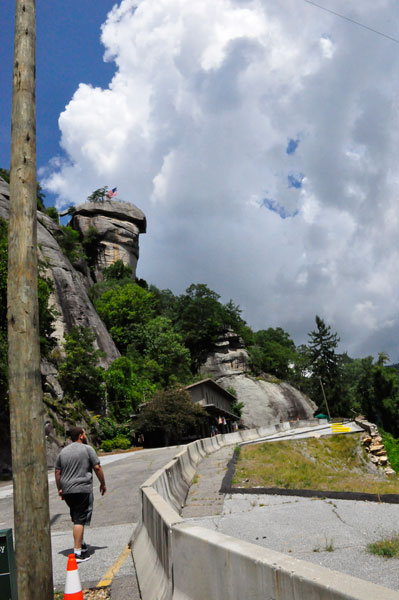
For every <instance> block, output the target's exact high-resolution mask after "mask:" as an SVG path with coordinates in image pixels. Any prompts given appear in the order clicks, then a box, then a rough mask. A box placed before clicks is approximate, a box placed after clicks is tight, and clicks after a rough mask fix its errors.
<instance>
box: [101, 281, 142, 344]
mask: <svg viewBox="0 0 399 600" xmlns="http://www.w3.org/2000/svg"><path fill="white" fill-rule="evenodd" d="M94 306H95V308H96V310H97V312H98V314H99V315H100V317H101V318H102V319H103V321H104V323H105V324H106V326H107V327H108V330H109V332H110V334H111V335H112V338H113V339H114V341H115V343H116V345H117V346H118V348H119V350H120V351H121V353H122V354H124V353H126V350H127V348H128V346H129V345H133V346H134V347H135V348H136V350H138V351H141V350H142V349H143V346H144V342H143V340H144V331H145V327H146V325H147V324H148V322H149V321H150V319H151V318H152V317H153V315H154V298H153V296H152V294H151V293H150V292H148V291H146V290H144V289H143V288H141V287H140V286H138V285H137V284H136V283H128V284H126V285H123V286H117V287H113V288H111V289H109V290H107V291H106V292H104V293H103V294H102V295H101V296H100V298H98V299H97V300H95V301H94Z"/></svg>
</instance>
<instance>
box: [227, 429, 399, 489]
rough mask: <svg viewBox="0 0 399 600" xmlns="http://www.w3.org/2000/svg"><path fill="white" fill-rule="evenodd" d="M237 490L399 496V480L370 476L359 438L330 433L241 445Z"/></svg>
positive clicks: (377, 474) (235, 478)
mask: <svg viewBox="0 0 399 600" xmlns="http://www.w3.org/2000/svg"><path fill="white" fill-rule="evenodd" d="M233 487H241V488H242V487H244V488H253V487H277V488H285V489H310V490H312V489H313V490H321V491H323V490H325V491H337V492H366V493H371V494H398V493H399V478H398V476H397V475H395V476H394V477H392V478H390V479H389V480H387V479H386V478H385V476H384V475H383V473H381V474H379V473H373V472H370V465H369V461H368V457H367V455H366V452H365V450H364V449H363V447H362V446H361V444H360V435H332V436H328V437H325V438H308V439H304V440H292V441H282V442H266V443H263V444H253V445H249V446H244V447H242V449H241V453H240V455H239V458H238V462H237V467H236V473H235V476H234V477H233Z"/></svg>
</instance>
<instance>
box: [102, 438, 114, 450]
mask: <svg viewBox="0 0 399 600" xmlns="http://www.w3.org/2000/svg"><path fill="white" fill-rule="evenodd" d="M113 448H114V447H113V445H112V440H104V441H103V442H102V444H101V450H103V451H104V452H111V451H112V450H113Z"/></svg>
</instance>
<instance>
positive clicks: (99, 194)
mask: <svg viewBox="0 0 399 600" xmlns="http://www.w3.org/2000/svg"><path fill="white" fill-rule="evenodd" d="M107 192H108V186H107V185H106V186H104V187H102V188H98V190H94V192H93V193H92V194H90V196H88V197H87V200H88V201H89V202H104V201H105V200H106V199H107Z"/></svg>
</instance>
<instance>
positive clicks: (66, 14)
mask: <svg viewBox="0 0 399 600" xmlns="http://www.w3.org/2000/svg"><path fill="white" fill-rule="evenodd" d="M5 4H6V5H7V8H6V10H4V7H3V12H2V50H1V54H2V57H1V70H0V85H1V90H2V93H1V95H0V115H1V117H0V140H1V144H0V166H1V167H2V168H9V163H10V143H11V142H10V136H11V125H10V121H11V96H12V60H13V44H14V10H15V8H14V7H15V2H13V1H11V0H6V1H5ZM114 4H115V2H114V1H113V0H68V3H67V4H65V3H64V2H60V1H59V0H55V1H54V0H44V1H43V0H40V1H39V2H36V20H37V23H36V27H37V43H36V53H37V54H36V62H37V82H36V86H37V88H36V102H37V107H36V110H37V166H38V168H40V167H42V166H43V165H46V164H47V163H48V161H49V160H50V159H51V158H52V157H53V156H55V155H57V154H59V153H60V147H59V130H58V118H59V116H60V113H61V112H62V111H63V110H64V109H65V106H66V104H67V103H68V102H69V101H70V99H71V98H72V96H73V94H74V92H75V90H76V88H77V87H78V85H79V83H80V82H87V83H91V84H92V85H93V86H107V85H108V82H109V80H110V78H111V77H112V74H113V72H114V70H115V65H114V64H112V63H105V62H104V61H103V58H102V57H103V54H104V47H103V46H102V45H101V43H100V34H101V31H100V28H101V24H102V23H103V22H104V20H105V17H106V14H107V12H108V11H109V10H111V8H112V6H113V5H114ZM51 203H53V201H51Z"/></svg>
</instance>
